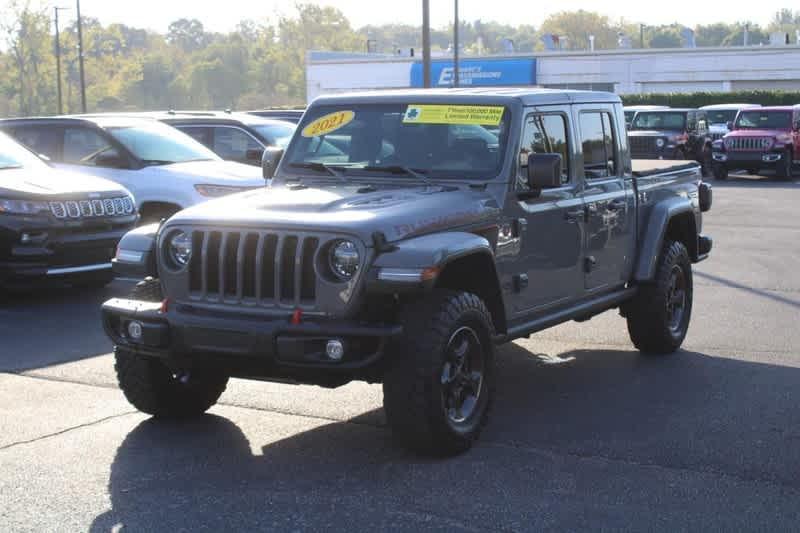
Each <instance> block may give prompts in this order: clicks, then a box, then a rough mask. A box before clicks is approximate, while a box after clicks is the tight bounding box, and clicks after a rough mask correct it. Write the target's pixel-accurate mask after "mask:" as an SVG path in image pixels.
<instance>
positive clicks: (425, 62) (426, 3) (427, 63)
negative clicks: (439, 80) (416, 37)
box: [422, 0, 431, 89]
mask: <svg viewBox="0 0 800 533" xmlns="http://www.w3.org/2000/svg"><path fill="white" fill-rule="evenodd" d="M422 86H423V87H425V88H426V89H427V88H428V87H430V86H431V6H430V0H422Z"/></svg>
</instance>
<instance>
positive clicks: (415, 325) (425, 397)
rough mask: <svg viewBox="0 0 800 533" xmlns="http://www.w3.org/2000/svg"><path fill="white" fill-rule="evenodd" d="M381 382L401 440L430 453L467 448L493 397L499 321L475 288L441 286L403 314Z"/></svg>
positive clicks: (391, 420)
mask: <svg viewBox="0 0 800 533" xmlns="http://www.w3.org/2000/svg"><path fill="white" fill-rule="evenodd" d="M402 323H403V325H404V328H405V329H404V333H403V337H402V339H401V340H400V341H398V342H396V343H394V345H393V347H392V349H391V352H390V357H391V359H390V363H389V365H390V366H389V368H388V370H387V373H386V376H385V378H384V383H383V404H384V409H385V411H386V417H387V419H388V421H389V425H390V426H391V428H392V432H393V434H394V436H395V438H396V439H397V440H398V441H399V442H400V443H401V444H403V445H404V446H406V447H407V448H409V449H411V450H413V451H415V452H418V453H422V454H426V455H434V456H449V455H454V454H458V453H461V452H464V451H466V450H467V449H469V448H470V447H471V446H472V443H473V442H474V441H475V440H476V439H477V438H478V436H479V435H480V432H481V429H482V428H483V426H484V425H485V424H486V421H487V419H488V416H489V410H490V408H491V404H492V400H493V396H494V378H495V372H494V345H493V342H492V337H493V336H494V327H493V325H492V319H491V315H490V314H489V311H488V309H487V308H486V305H485V304H484V303H483V301H482V300H481V299H480V298H478V297H477V296H475V295H474V294H471V293H467V292H457V291H451V290H436V291H434V292H433V293H432V294H431V295H430V296H429V297H428V298H426V299H425V300H421V301H419V302H415V303H413V304H411V305H409V306H408V307H407V308H406V309H405V310H404V312H403V322H402Z"/></svg>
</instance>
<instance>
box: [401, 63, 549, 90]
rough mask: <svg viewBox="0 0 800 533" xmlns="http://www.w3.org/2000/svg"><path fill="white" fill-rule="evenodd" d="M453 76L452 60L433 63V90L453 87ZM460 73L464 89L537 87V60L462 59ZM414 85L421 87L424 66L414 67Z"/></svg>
mask: <svg viewBox="0 0 800 533" xmlns="http://www.w3.org/2000/svg"><path fill="white" fill-rule="evenodd" d="M453 74H454V69H453V61H452V60H450V59H447V60H436V61H432V62H431V86H432V87H451V86H452V85H453V78H454V76H453ZM458 74H459V85H460V86H462V87H497V86H504V85H505V86H508V85H536V59H535V58H532V57H531V58H525V59H462V60H461V61H459V62H458ZM411 86H412V87H422V63H418V62H415V63H414V64H413V65H411Z"/></svg>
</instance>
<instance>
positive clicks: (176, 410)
mask: <svg viewBox="0 0 800 533" xmlns="http://www.w3.org/2000/svg"><path fill="white" fill-rule="evenodd" d="M130 298H131V299H133V300H142V301H147V302H160V301H161V300H162V298H163V296H162V292H161V284H160V282H159V280H157V279H154V278H147V279H145V280H144V281H141V282H139V283H138V284H137V285H136V286H135V287H134V288H133V290H132V291H131V294H130ZM114 359H115V363H114V369H115V370H116V372H117V381H118V383H119V388H120V389H122V392H123V393H124V394H125V398H127V400H128V402H130V403H131V405H133V406H134V407H136V409H138V410H139V411H142V412H143V413H147V414H150V415H153V416H156V417H164V418H188V417H192V416H198V415H201V414H203V413H204V412H206V411H207V410H208V409H209V408H210V407H211V406H212V405H214V404H215V403H217V400H218V399H219V397H220V396H221V395H222V393H223V392H224V391H225V387H226V386H227V384H228V376H226V375H222V374H219V373H217V372H214V371H211V370H208V369H192V370H190V371H181V370H178V371H175V370H174V369H172V368H170V367H168V366H167V365H166V364H165V363H164V362H162V361H161V360H159V359H156V358H153V357H144V356H141V355H138V354H136V353H134V352H132V351H131V350H128V349H127V348H123V347H120V346H117V347H116V348H115V349H114Z"/></svg>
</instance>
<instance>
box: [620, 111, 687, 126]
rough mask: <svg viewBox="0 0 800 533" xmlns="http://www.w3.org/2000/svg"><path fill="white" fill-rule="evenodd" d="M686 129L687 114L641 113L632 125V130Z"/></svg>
mask: <svg viewBox="0 0 800 533" xmlns="http://www.w3.org/2000/svg"><path fill="white" fill-rule="evenodd" d="M685 127H686V113H668V112H663V111H639V112H638V113H637V114H636V118H635V119H633V123H632V124H631V129H632V130H675V131H683V130H684V129H685Z"/></svg>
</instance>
